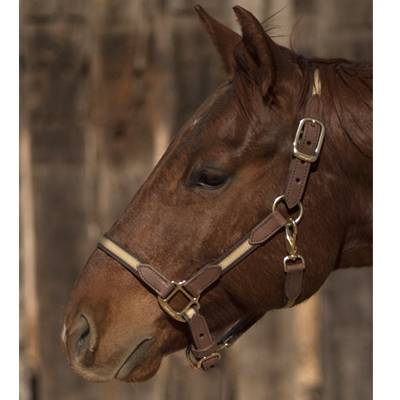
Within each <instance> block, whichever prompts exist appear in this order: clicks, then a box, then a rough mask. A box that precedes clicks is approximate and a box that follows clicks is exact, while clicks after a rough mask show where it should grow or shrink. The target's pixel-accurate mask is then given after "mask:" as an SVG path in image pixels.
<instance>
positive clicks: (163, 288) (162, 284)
mask: <svg viewBox="0 0 400 400" xmlns="http://www.w3.org/2000/svg"><path fill="white" fill-rule="evenodd" d="M137 272H138V274H139V278H140V279H141V280H142V281H143V282H144V283H145V284H146V285H148V286H150V287H151V288H152V289H153V290H154V291H155V292H156V293H157V294H158V295H159V296H161V297H162V298H165V297H167V296H168V295H169V294H170V293H171V291H172V289H173V288H174V285H173V284H172V282H171V281H170V280H168V279H167V278H165V277H164V276H163V275H161V273H160V272H158V271H157V270H155V269H154V268H153V267H152V266H151V265H148V264H140V265H139V266H138V268H137Z"/></svg>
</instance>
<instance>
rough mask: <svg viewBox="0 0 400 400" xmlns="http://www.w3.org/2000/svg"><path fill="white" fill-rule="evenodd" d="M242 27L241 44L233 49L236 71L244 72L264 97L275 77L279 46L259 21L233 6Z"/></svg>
mask: <svg viewBox="0 0 400 400" xmlns="http://www.w3.org/2000/svg"><path fill="white" fill-rule="evenodd" d="M233 11H234V12H235V14H236V16H237V18H238V21H239V24H240V26H241V28H242V45H241V46H237V47H236V49H235V59H236V64H237V69H238V70H239V71H238V72H239V73H240V72H243V71H244V72H245V73H246V75H247V78H249V79H251V80H253V81H254V83H255V84H256V85H257V86H258V87H259V88H260V90H261V94H262V96H263V97H265V96H266V95H267V93H268V91H269V89H270V87H271V86H272V85H273V83H274V80H275V77H276V61H278V60H277V58H279V48H278V46H277V45H276V44H275V43H274V42H273V40H272V39H271V38H270V37H269V36H268V35H267V34H266V32H265V31H264V28H263V26H262V25H261V24H260V22H259V21H258V20H257V19H256V18H255V17H254V16H253V14H251V13H250V12H249V11H247V10H245V9H244V8H242V7H240V6H235V7H233Z"/></svg>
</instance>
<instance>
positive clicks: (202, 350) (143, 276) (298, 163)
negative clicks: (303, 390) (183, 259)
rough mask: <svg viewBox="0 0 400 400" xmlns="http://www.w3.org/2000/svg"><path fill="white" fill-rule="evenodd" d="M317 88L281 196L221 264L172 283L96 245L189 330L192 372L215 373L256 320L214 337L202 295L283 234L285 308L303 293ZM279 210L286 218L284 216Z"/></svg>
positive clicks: (121, 252)
mask: <svg viewBox="0 0 400 400" xmlns="http://www.w3.org/2000/svg"><path fill="white" fill-rule="evenodd" d="M314 76H316V75H314ZM316 86H317V85H315V82H314V88H313V96H312V98H311V100H310V102H309V103H308V106H307V107H306V112H307V114H308V116H307V117H306V118H303V119H302V120H301V121H300V122H299V125H298V128H297V131H296V135H295V138H294V142H293V155H292V160H291V162H290V166H289V177H288V182H287V186H286V190H285V192H284V194H282V195H280V196H278V197H277V198H276V199H275V201H274V203H273V205H272V212H271V213H270V214H269V215H268V216H267V217H266V218H264V219H263V220H262V221H261V222H260V223H259V224H258V225H257V226H255V227H254V228H253V229H252V230H251V231H250V232H249V233H248V234H246V235H245V236H244V237H243V238H242V239H241V240H239V241H238V242H237V243H236V244H235V245H234V246H233V247H232V248H231V249H230V250H229V251H227V252H226V253H224V254H223V255H222V256H221V257H220V258H219V259H217V260H215V261H214V262H212V263H210V264H207V265H205V266H203V267H202V268H201V269H200V270H198V271H197V272H196V273H195V274H194V275H192V277H191V278H190V279H188V280H183V281H180V282H175V281H171V280H169V279H167V278H166V277H164V275H162V274H161V273H160V271H158V270H156V269H155V268H153V267H152V266H150V265H148V264H144V263H142V261H140V260H139V259H138V258H137V257H136V256H134V255H133V254H132V253H131V252H130V251H129V250H128V249H126V248H124V247H123V246H121V245H120V244H118V243H117V242H116V241H115V240H113V239H111V238H110V237H108V236H106V235H105V236H103V237H102V238H101V239H100V240H99V242H98V247H99V248H100V249H101V250H103V251H104V252H105V253H107V254H108V255H109V256H111V257H112V258H113V259H115V260H116V261H117V262H118V263H119V264H121V265H122V266H123V267H125V268H126V269H127V270H129V271H130V272H131V273H133V274H134V275H135V277H136V278H137V279H138V280H139V281H141V282H142V283H143V284H144V286H145V287H146V288H148V289H150V290H151V291H152V292H154V293H155V295H156V296H157V299H158V302H159V304H160V307H161V309H162V310H163V311H164V312H165V313H166V314H167V315H168V316H169V317H171V318H173V319H175V320H177V321H179V322H182V323H187V324H188V326H189V329H190V331H191V335H192V339H193V343H192V344H190V345H189V346H188V347H187V350H186V355H187V358H188V360H189V361H190V363H191V365H192V366H193V367H195V368H202V369H204V370H207V369H209V368H212V367H214V366H215V365H216V363H217V362H218V360H219V359H220V358H221V354H220V351H221V350H222V349H224V348H226V347H228V346H230V345H231V344H232V343H233V342H234V341H235V340H236V339H237V337H238V336H240V334H241V333H242V332H244V331H245V330H246V329H247V328H248V327H249V326H250V325H252V324H253V323H254V322H255V320H254V319H253V320H252V319H244V320H239V321H238V322H237V323H235V324H234V325H233V326H231V327H230V328H229V329H228V330H227V331H225V332H224V333H223V334H221V335H219V336H218V337H213V335H211V332H210V329H209V327H208V324H207V321H206V319H205V317H204V316H203V315H202V314H201V313H200V302H199V301H200V296H201V294H202V293H203V292H204V291H206V290H207V289H209V288H210V287H211V286H212V285H213V284H214V283H216V282H217V281H219V280H220V279H221V278H222V277H223V276H224V275H225V274H226V273H228V272H229V271H231V270H232V269H233V268H234V267H235V266H237V265H238V264H239V263H240V262H241V261H242V260H243V259H244V258H245V257H247V256H248V255H250V254H251V253H252V252H253V251H255V250H257V249H258V248H260V247H261V246H263V245H264V244H265V243H266V242H267V241H268V240H269V239H271V238H272V237H273V236H275V235H276V234H277V233H278V232H280V231H281V230H283V229H284V230H285V233H286V243H287V250H288V254H287V255H286V256H285V257H284V258H283V269H284V272H285V282H284V288H283V290H284V296H285V306H286V307H291V306H293V305H294V304H295V302H296V300H297V299H298V298H299V296H300V294H301V292H302V286H303V275H304V269H305V266H306V264H305V261H304V258H303V257H302V256H301V255H300V254H299V253H298V251H297V245H296V238H297V229H298V225H299V223H300V221H301V219H302V217H303V205H302V202H301V200H302V198H303V195H304V191H305V188H306V184H307V180H308V176H309V173H310V167H311V164H312V163H314V162H316V161H317V160H318V157H319V154H320V151H321V148H322V144H323V142H324V136H325V127H324V125H323V123H322V122H321V121H319V120H318V119H317V117H319V114H320V112H319V111H320V110H319V107H320V100H319V88H318V90H317V92H315V87H316ZM278 208H280V209H281V210H282V211H283V210H285V212H284V213H282V212H281V211H280V210H279V209H278ZM295 210H297V211H298V214H297V216H291V214H292V211H295ZM284 215H285V216H284ZM179 294H180V295H181V296H183V297H184V298H185V299H186V301H187V303H186V305H185V306H184V307H183V308H181V309H178V310H177V309H175V308H174V307H172V305H171V301H172V300H173V299H174V298H175V296H177V295H179Z"/></svg>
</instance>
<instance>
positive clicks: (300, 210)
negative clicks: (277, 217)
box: [272, 194, 304, 224]
mask: <svg viewBox="0 0 400 400" xmlns="http://www.w3.org/2000/svg"><path fill="white" fill-rule="evenodd" d="M283 200H285V195H284V194H281V195H280V196H278V197H277V198H276V199H275V200H274V202H273V204H272V211H273V212H274V211H275V210H276V207H277V206H278V204H279V203H280V202H281V201H283ZM285 207H286V209H287V206H286V204H285ZM298 207H299V214H298V215H297V217H296V218H294V219H293V218H292V219H293V221H294V222H295V224H298V223H299V222H300V221H301V219H302V218H303V212H304V209H303V203H302V202H301V201H300V202H299V204H298Z"/></svg>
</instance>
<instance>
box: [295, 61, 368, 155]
mask: <svg viewBox="0 0 400 400" xmlns="http://www.w3.org/2000/svg"><path fill="white" fill-rule="evenodd" d="M298 61H299V64H300V65H301V64H302V65H303V70H305V71H306V72H307V73H308V75H309V76H308V81H309V82H312V79H313V78H312V73H313V71H314V70H315V69H316V68H318V69H319V73H320V79H321V83H322V92H321V96H322V99H323V102H324V104H325V105H326V107H327V108H328V109H329V110H331V111H333V112H331V113H330V115H331V116H332V117H331V118H335V119H336V120H335V121H332V125H333V126H335V124H339V127H340V128H341V129H342V130H343V132H344V133H345V135H346V136H347V138H348V139H349V140H350V141H351V142H352V143H353V145H354V146H355V147H356V148H357V149H358V150H359V151H360V152H361V153H362V154H363V155H364V156H365V157H367V158H370V159H372V77H373V72H372V64H370V63H360V62H351V61H348V60H345V59H319V58H309V59H306V58H303V57H302V56H298Z"/></svg>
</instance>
